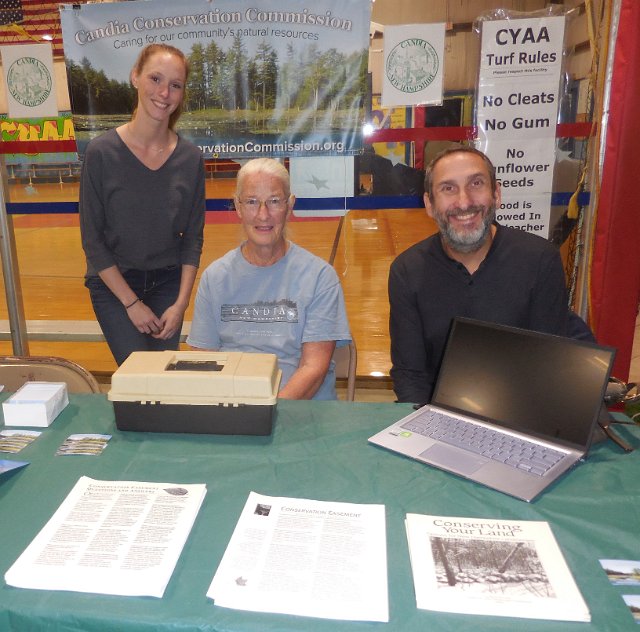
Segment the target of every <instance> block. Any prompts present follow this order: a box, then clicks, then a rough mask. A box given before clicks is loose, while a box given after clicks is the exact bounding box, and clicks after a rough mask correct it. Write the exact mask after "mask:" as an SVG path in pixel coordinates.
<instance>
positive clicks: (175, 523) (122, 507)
mask: <svg viewBox="0 0 640 632" xmlns="http://www.w3.org/2000/svg"><path fill="white" fill-rule="evenodd" d="M205 494H206V487H205V485H177V484H174V483H139V482H133V481H95V480H92V479H90V478H87V477H82V478H81V479H80V480H79V481H78V482H77V483H76V485H75V486H74V488H73V489H72V490H71V492H70V494H69V495H68V496H67V498H66V499H65V500H64V501H63V503H62V505H60V507H59V508H58V510H57V511H56V513H55V514H54V515H53V517H52V518H51V520H49V522H48V523H47V524H46V525H45V526H44V528H43V529H42V531H40V533H39V534H38V535H37V536H36V537H35V539H34V540H33V542H32V543H31V544H30V545H29V546H28V547H27V549H26V550H25V551H24V553H23V554H22V555H21V556H20V557H19V558H18V560H17V561H16V562H15V563H14V564H13V566H12V567H11V568H10V569H9V570H8V571H7V572H6V574H5V580H6V582H7V584H9V585H10V586H17V587H18V588H41V589H47V590H73V591H78V592H92V593H102V594H109V595H148V596H151V597H162V595H163V594H164V590H165V588H166V586H167V583H168V582H169V579H170V578H171V574H172V573H173V569H174V568H175V565H176V562H177V561H178V558H179V557H180V553H181V551H182V548H183V546H184V543H185V542H186V540H187V537H188V536H189V532H190V531H191V527H192V526H193V523H194V521H195V518H196V516H197V514H198V511H199V509H200V506H201V505H202V501H203V500H204V496H205Z"/></svg>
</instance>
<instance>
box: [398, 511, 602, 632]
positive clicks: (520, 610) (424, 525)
mask: <svg viewBox="0 0 640 632" xmlns="http://www.w3.org/2000/svg"><path fill="white" fill-rule="evenodd" d="M406 528H407V537H408V539H409V553H410V556H411V568H412V571H413V581H414V586H415V591H416V602H417V606H418V608H424V609H425V610H435V611H439V612H458V613H463V614H484V615H494V616H506V617H524V618H528V619H554V620H559V621H590V620H591V615H590V614H589V609H588V608H587V605H586V603H585V602H584V600H583V598H582V595H581V594H580V591H579V590H578V587H577V586H576V583H575V581H574V579H573V576H572V575H571V572H570V570H569V568H568V566H567V564H566V562H565V560H564V557H563V555H562V552H561V551H560V548H559V547H558V544H557V542H556V540H555V538H554V537H553V533H552V531H551V529H550V527H549V525H548V523H546V522H535V521H520V520H501V519H499V518H487V519H482V518H454V517H449V516H425V515H419V514H407V518H406Z"/></svg>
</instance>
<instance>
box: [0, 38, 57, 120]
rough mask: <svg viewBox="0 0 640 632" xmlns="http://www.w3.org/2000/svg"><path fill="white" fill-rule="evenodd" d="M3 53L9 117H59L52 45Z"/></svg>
mask: <svg viewBox="0 0 640 632" xmlns="http://www.w3.org/2000/svg"><path fill="white" fill-rule="evenodd" d="M0 51H1V52H2V76H3V77H4V82H5V88H6V91H7V106H8V110H9V116H10V117H11V118H31V117H40V116H57V115H58V101H57V98H56V84H55V74H54V71H53V55H52V54H51V44H20V45H12V46H2V47H0Z"/></svg>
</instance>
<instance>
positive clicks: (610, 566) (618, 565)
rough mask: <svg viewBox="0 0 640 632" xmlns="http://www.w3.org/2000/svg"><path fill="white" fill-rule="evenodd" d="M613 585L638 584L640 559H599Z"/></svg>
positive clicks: (639, 579) (639, 582)
mask: <svg viewBox="0 0 640 632" xmlns="http://www.w3.org/2000/svg"><path fill="white" fill-rule="evenodd" d="M600 566H602V569H603V570H604V572H605V573H606V574H607V577H608V578H609V581H610V582H611V584H612V585H613V586H640V560H600Z"/></svg>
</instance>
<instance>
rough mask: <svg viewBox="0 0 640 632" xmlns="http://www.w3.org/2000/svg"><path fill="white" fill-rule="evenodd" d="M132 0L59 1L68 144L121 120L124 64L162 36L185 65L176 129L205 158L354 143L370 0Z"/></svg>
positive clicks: (316, 152)
mask: <svg viewBox="0 0 640 632" xmlns="http://www.w3.org/2000/svg"><path fill="white" fill-rule="evenodd" d="M256 6H257V3H252V2H247V1H246V0H216V2H215V3H211V2H209V1H208V0H181V1H180V2H175V0H134V1H132V2H115V3H111V2H110V3H100V4H88V5H87V4H84V5H72V4H67V5H61V14H60V15H61V24H62V34H63V41H64V52H65V60H66V64H67V75H68V77H69V89H70V94H71V103H72V109H73V114H74V125H75V130H76V136H77V141H78V151H79V152H80V153H82V152H83V150H84V147H85V146H86V143H87V142H88V141H89V140H90V139H91V138H93V137H94V136H96V135H98V134H100V133H101V132H103V131H105V130H106V129H108V128H111V127H115V126H117V125H120V124H122V123H124V122H126V121H127V120H129V118H130V115H131V111H132V109H133V107H134V105H135V98H136V95H135V91H134V90H133V88H132V86H131V85H130V83H129V73H130V70H131V68H132V66H133V64H134V62H135V60H136V58H137V56H138V54H139V53H140V51H141V49H142V48H143V47H144V46H146V45H147V44H150V43H166V44H170V45H172V46H175V47H177V48H179V49H180V50H182V51H183V52H184V53H185V55H186V56H187V57H188V59H189V62H190V67H191V74H190V77H189V82H188V85H187V97H186V102H185V106H186V107H185V113H184V114H183V116H182V118H181V120H180V122H179V123H178V128H179V131H180V133H181V135H183V136H184V137H186V138H188V139H189V140H191V141H193V142H194V143H195V144H197V145H198V146H199V147H200V148H201V149H202V152H203V154H204V155H205V157H206V158H232V159H242V158H254V157H256V156H260V155H262V156H265V155H268V156H279V157H284V156H327V155H329V156H331V155H334V156H340V155H345V156H346V155H353V154H356V153H359V152H360V151H361V149H362V147H363V135H362V125H363V124H364V117H365V107H364V106H365V99H366V96H367V94H366V85H367V63H368V49H369V22H370V17H371V3H370V0H351V1H350V2H344V0H320V1H319V2H315V3H313V5H305V4H304V3H301V2H300V0H262V1H261V2H260V3H259V8H256Z"/></svg>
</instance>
